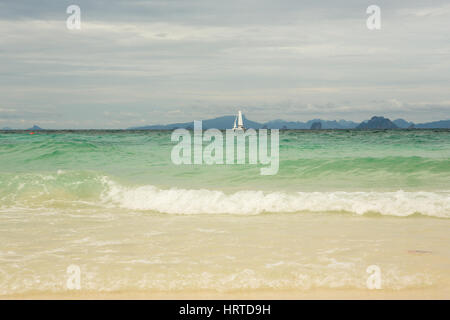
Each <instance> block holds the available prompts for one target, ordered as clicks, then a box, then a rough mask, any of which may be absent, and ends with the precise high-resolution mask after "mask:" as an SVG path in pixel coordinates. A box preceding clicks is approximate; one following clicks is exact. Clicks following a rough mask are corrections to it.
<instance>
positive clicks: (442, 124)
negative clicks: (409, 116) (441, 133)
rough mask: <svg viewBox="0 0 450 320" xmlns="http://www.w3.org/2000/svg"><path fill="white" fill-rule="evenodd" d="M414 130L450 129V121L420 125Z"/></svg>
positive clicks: (415, 126)
mask: <svg viewBox="0 0 450 320" xmlns="http://www.w3.org/2000/svg"><path fill="white" fill-rule="evenodd" d="M414 128H419V129H450V120H441V121H434V122H427V123H419V124H416V125H414Z"/></svg>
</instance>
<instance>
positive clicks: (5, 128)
mask: <svg viewBox="0 0 450 320" xmlns="http://www.w3.org/2000/svg"><path fill="white" fill-rule="evenodd" d="M1 130H5V131H6V130H12V128H10V127H3V128H2V129H1Z"/></svg>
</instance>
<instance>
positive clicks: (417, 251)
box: [408, 250, 432, 254]
mask: <svg viewBox="0 0 450 320" xmlns="http://www.w3.org/2000/svg"><path fill="white" fill-rule="evenodd" d="M408 253H412V254H431V253H432V252H431V251H427V250H408Z"/></svg>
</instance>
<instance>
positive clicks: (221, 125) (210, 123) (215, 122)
mask: <svg viewBox="0 0 450 320" xmlns="http://www.w3.org/2000/svg"><path fill="white" fill-rule="evenodd" d="M235 119H236V117H235V116H223V117H219V118H214V119H209V120H203V121H202V128H203V129H212V128H216V129H231V128H233V124H234V120H235ZM243 120H244V124H245V127H246V128H253V129H260V128H262V127H263V125H262V124H261V123H258V122H255V121H251V120H248V119H247V118H246V117H245V116H243ZM177 128H185V129H187V128H189V129H192V128H194V122H193V121H191V122H183V123H172V124H167V125H151V126H143V127H132V128H129V129H130V130H173V129H177Z"/></svg>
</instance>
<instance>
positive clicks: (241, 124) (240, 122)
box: [238, 110, 244, 127]
mask: <svg viewBox="0 0 450 320" xmlns="http://www.w3.org/2000/svg"><path fill="white" fill-rule="evenodd" d="M243 126H244V121H242V112H241V110H239V116H238V127H243Z"/></svg>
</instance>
